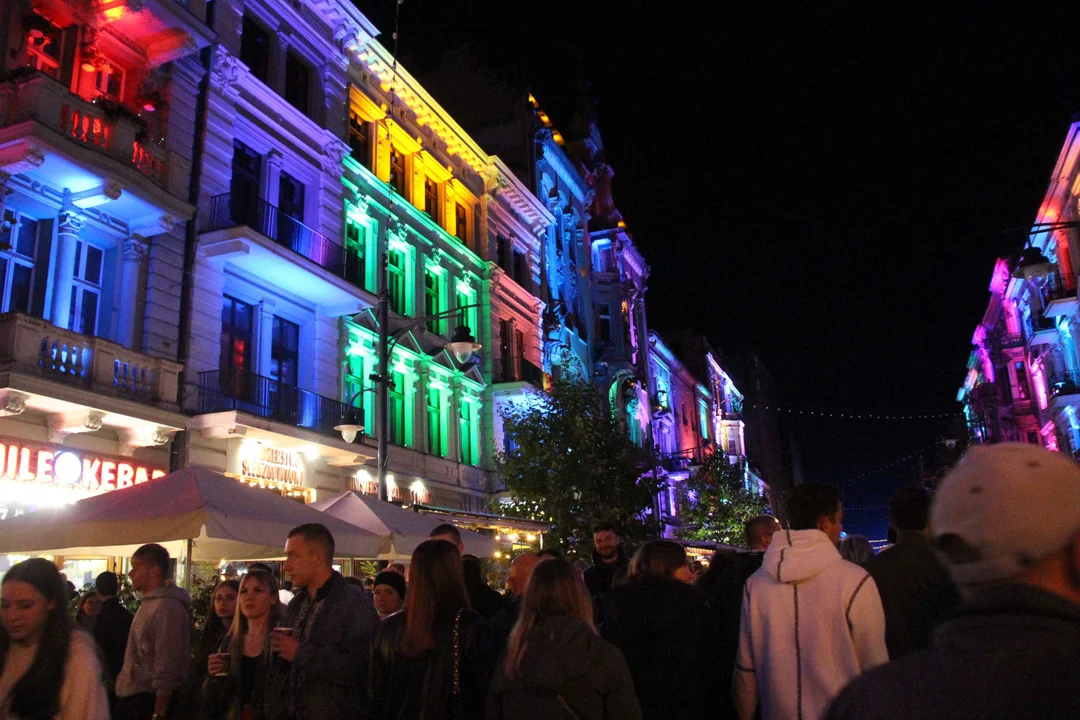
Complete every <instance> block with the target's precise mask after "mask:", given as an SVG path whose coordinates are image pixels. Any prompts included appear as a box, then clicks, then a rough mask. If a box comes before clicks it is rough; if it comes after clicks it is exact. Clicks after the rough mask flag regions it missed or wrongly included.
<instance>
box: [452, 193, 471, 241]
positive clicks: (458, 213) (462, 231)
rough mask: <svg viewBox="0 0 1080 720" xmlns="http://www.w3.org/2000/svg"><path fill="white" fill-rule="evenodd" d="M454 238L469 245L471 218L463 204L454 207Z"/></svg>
mask: <svg viewBox="0 0 1080 720" xmlns="http://www.w3.org/2000/svg"><path fill="white" fill-rule="evenodd" d="M454 236H455V237H456V238H457V239H458V240H460V241H461V242H463V243H465V244H466V245H468V244H469V216H468V213H467V212H466V210H465V206H464V205H462V204H461V203H458V204H457V205H455V206H454Z"/></svg>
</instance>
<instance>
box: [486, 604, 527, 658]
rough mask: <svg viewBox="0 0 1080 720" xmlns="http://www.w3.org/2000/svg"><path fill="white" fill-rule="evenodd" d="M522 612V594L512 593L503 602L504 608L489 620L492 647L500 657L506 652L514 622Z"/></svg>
mask: <svg viewBox="0 0 1080 720" xmlns="http://www.w3.org/2000/svg"><path fill="white" fill-rule="evenodd" d="M520 614H521V596H520V595H510V596H508V597H507V598H506V602H505V603H503V607H502V610H500V611H499V612H498V613H496V614H495V617H493V618H491V620H490V621H489V622H488V631H489V632H490V633H491V643H492V647H494V648H495V656H496V657H498V656H499V655H502V654H503V653H504V652H506V643H507V641H508V640H509V639H510V631H511V630H513V629H514V623H516V622H517V620H518V615H520Z"/></svg>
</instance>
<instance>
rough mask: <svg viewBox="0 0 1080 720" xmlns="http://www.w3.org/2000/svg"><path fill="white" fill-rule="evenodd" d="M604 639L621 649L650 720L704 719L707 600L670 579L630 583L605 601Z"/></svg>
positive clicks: (710, 650) (642, 705)
mask: <svg viewBox="0 0 1080 720" xmlns="http://www.w3.org/2000/svg"><path fill="white" fill-rule="evenodd" d="M606 601H607V602H606V605H607V621H606V622H605V623H604V626H603V628H602V630H601V632H602V633H603V635H604V637H605V638H607V639H608V640H610V641H611V642H613V643H615V645H616V646H617V647H618V648H619V649H620V650H622V652H623V656H624V657H625V658H626V663H627V665H629V666H630V675H631V676H632V677H633V678H634V687H635V688H636V690H637V696H638V700H639V701H640V703H641V713H642V716H643V717H645V718H646V719H647V720H668V719H669V718H671V717H673V715H672V708H673V707H674V706H673V705H672V703H673V702H675V703H678V707H679V709H680V712H679V714H678V716H677V717H679V718H680V720H695V719H696V718H699V717H702V714H701V713H702V711H703V710H704V707H705V705H707V702H706V696H705V694H704V693H703V692H702V688H703V687H704V685H703V683H710V684H711V683H713V682H715V678H708V677H703V670H704V665H703V663H704V660H705V659H706V658H707V656H708V654H709V653H712V652H714V650H712V649H711V648H707V647H706V636H705V633H704V629H705V613H706V608H705V600H704V599H703V598H702V597H701V594H700V593H699V592H698V591H697V590H696V589H695V588H693V587H691V586H689V585H685V584H683V583H681V582H679V581H677V580H672V579H667V578H646V579H642V580H631V581H630V582H628V583H627V584H625V585H621V586H619V587H614V588H612V589H611V590H610V591H608V593H607V596H606Z"/></svg>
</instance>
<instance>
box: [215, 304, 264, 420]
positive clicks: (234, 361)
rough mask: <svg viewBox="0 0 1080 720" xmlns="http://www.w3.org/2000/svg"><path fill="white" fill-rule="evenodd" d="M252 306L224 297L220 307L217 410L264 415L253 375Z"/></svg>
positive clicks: (255, 377)
mask: <svg viewBox="0 0 1080 720" xmlns="http://www.w3.org/2000/svg"><path fill="white" fill-rule="evenodd" d="M254 327H255V308H254V307H253V306H251V305H249V304H247V303H246V302H243V301H241V300H237V299H236V298H233V297H229V296H228V295H225V296H224V302H223V303H222V306H221V357H220V360H219V362H218V367H219V368H220V369H219V371H218V390H219V391H220V393H221V398H220V401H219V403H218V405H219V406H220V407H219V408H218V409H219V410H225V409H232V408H235V409H237V410H244V411H246V412H250V413H253V414H255V415H266V414H267V409H266V407H265V403H263V402H260V401H259V397H258V395H259V392H258V387H257V382H256V380H257V376H256V375H255V374H254V365H253V363H254V334H255V333H254Z"/></svg>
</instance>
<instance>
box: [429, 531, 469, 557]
mask: <svg viewBox="0 0 1080 720" xmlns="http://www.w3.org/2000/svg"><path fill="white" fill-rule="evenodd" d="M428 539H429V540H445V541H446V542H448V543H450V544H451V545H454V546H455V547H456V548H457V549H458V553H459V554H461V555H464V554H465V543H464V542H462V541H461V531H460V530H458V529H457V527H455V526H454V525H451V524H450V523H443V524H442V525H438V526H436V527H435V529H434V530H432V531H431V534H430V535H428Z"/></svg>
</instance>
